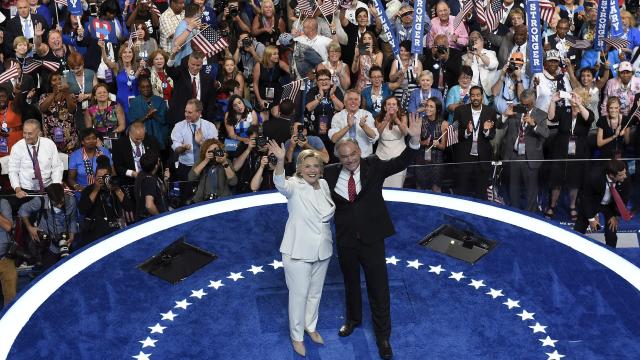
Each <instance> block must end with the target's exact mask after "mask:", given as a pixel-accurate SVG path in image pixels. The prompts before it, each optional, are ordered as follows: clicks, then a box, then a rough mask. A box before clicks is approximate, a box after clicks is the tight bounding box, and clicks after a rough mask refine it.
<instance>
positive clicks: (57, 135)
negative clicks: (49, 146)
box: [53, 126, 64, 143]
mask: <svg viewBox="0 0 640 360" xmlns="http://www.w3.org/2000/svg"><path fill="white" fill-rule="evenodd" d="M53 142H54V143H61V142H64V132H63V131H62V128H61V127H59V126H56V127H54V128H53Z"/></svg>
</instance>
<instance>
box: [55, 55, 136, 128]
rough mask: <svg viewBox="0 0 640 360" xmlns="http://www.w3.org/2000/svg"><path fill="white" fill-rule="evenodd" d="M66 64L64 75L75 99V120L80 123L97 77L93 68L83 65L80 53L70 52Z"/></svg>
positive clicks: (87, 106) (96, 83)
mask: <svg viewBox="0 0 640 360" xmlns="http://www.w3.org/2000/svg"><path fill="white" fill-rule="evenodd" d="M67 65H69V70H70V71H69V72H68V73H67V74H66V75H65V80H66V82H67V84H69V91H71V93H72V94H73V95H75V98H76V100H77V104H76V113H75V114H74V118H75V119H76V120H75V122H76V124H82V120H84V112H85V111H86V110H87V109H88V108H89V100H91V94H92V92H93V88H94V87H95V86H96V85H98V79H97V78H96V73H95V72H94V71H93V70H91V69H87V68H85V67H84V58H83V57H82V55H80V53H77V52H73V53H71V54H70V55H69V58H68V60H67ZM107 92H108V91H107ZM123 115H124V114H123ZM76 126H77V125H76Z"/></svg>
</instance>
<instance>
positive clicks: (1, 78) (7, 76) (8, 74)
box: [0, 62, 20, 84]
mask: <svg viewBox="0 0 640 360" xmlns="http://www.w3.org/2000/svg"><path fill="white" fill-rule="evenodd" d="M18 66H20V65H18V63H15V62H14V63H12V64H11V67H10V68H9V69H7V70H6V71H5V72H3V73H2V74H0V84H2V83H4V82H7V81H9V80H11V79H13V78H17V77H18V76H19V75H20V69H19V68H18Z"/></svg>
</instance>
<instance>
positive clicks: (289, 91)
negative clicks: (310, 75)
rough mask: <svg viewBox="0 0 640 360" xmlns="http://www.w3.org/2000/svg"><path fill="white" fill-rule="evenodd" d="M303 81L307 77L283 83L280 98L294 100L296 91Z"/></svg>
mask: <svg viewBox="0 0 640 360" xmlns="http://www.w3.org/2000/svg"><path fill="white" fill-rule="evenodd" d="M305 81H307V78H303V79H300V80H295V81H292V82H290V83H288V84H285V85H284V86H283V87H282V100H286V99H289V100H291V101H296V96H297V95H298V92H299V91H300V89H301V88H302V86H303V85H304V82H305Z"/></svg>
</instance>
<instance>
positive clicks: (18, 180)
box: [9, 137, 64, 190]
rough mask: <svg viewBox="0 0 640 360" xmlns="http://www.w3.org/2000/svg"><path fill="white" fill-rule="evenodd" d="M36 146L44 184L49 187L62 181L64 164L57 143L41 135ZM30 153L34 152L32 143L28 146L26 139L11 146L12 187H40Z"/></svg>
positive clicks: (35, 188)
mask: <svg viewBox="0 0 640 360" xmlns="http://www.w3.org/2000/svg"><path fill="white" fill-rule="evenodd" d="M34 146H35V147H36V149H37V150H38V163H39V165H40V173H41V175H42V181H43V183H44V186H45V187H47V186H49V185H50V184H52V183H61V182H62V172H63V171H64V166H63V164H62V160H60V156H59V155H58V148H57V147H56V144H55V143H54V142H53V140H50V139H47V138H43V137H41V138H38V143H36V144H35V145H34ZM27 151H29V152H27ZM30 154H32V148H31V145H29V147H28V148H27V143H26V142H25V140H24V139H22V140H20V141H18V142H17V143H15V144H14V145H13V146H12V147H11V153H10V154H9V181H11V188H13V189H15V188H17V187H20V188H21V189H23V190H39V189H40V185H39V183H38V179H36V178H35V177H36V176H35V172H34V170H33V162H32V161H31V156H30Z"/></svg>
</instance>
